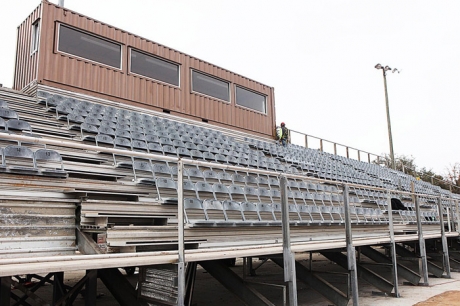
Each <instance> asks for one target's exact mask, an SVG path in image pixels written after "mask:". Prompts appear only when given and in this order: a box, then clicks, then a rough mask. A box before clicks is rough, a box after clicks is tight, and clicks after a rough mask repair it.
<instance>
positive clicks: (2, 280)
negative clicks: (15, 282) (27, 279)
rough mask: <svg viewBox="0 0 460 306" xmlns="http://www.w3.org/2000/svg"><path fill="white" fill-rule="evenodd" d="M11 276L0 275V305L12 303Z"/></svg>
mask: <svg viewBox="0 0 460 306" xmlns="http://www.w3.org/2000/svg"><path fill="white" fill-rule="evenodd" d="M10 295H11V277H9V276H3V277H0V305H10Z"/></svg>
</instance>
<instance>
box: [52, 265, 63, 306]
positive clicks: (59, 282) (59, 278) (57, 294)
mask: <svg viewBox="0 0 460 306" xmlns="http://www.w3.org/2000/svg"><path fill="white" fill-rule="evenodd" d="M64 293H65V292H64V272H54V273H53V305H54V304H55V303H56V302H57V301H59V300H60V299H61V298H62V297H63V296H64Z"/></svg>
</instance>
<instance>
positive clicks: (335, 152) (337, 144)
mask: <svg viewBox="0 0 460 306" xmlns="http://www.w3.org/2000/svg"><path fill="white" fill-rule="evenodd" d="M289 132H290V133H292V132H294V133H297V134H300V135H303V136H304V137H305V147H306V148H308V138H314V139H318V140H319V141H320V148H319V149H320V151H321V152H324V146H323V142H328V143H331V144H333V145H334V155H338V154H337V146H341V147H344V148H345V150H346V153H347V156H346V157H347V158H350V154H349V150H350V149H351V150H355V151H356V152H357V153H358V160H359V161H362V160H361V153H365V154H367V156H368V158H367V160H368V163H371V156H376V157H377V162H378V161H379V160H380V159H381V158H385V157H384V156H381V155H379V154H375V153H372V152H368V151H364V150H361V149H358V148H354V147H351V146H347V145H344V144H341V143H338V142H335V141H332V140H327V139H324V138H321V137H317V136H313V135H309V134H305V133H302V132H299V131H296V130H289ZM291 139H292V138H291Z"/></svg>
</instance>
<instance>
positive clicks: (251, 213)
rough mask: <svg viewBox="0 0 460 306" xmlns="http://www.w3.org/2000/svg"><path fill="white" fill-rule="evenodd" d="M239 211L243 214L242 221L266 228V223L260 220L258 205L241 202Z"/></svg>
mask: <svg viewBox="0 0 460 306" xmlns="http://www.w3.org/2000/svg"><path fill="white" fill-rule="evenodd" d="M241 211H242V212H243V220H244V221H245V222H248V223H250V224H251V225H254V226H266V225H268V224H269V222H268V221H265V220H262V219H261V217H260V215H259V205H258V203H252V202H243V203H241Z"/></svg>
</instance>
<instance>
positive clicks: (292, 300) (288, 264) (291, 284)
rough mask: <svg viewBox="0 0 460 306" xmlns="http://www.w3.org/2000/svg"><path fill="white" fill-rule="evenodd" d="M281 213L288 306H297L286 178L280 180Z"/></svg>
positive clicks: (282, 177)
mask: <svg viewBox="0 0 460 306" xmlns="http://www.w3.org/2000/svg"><path fill="white" fill-rule="evenodd" d="M280 189H281V212H282V228H283V261H284V265H283V267H284V281H285V282H286V283H287V286H288V289H289V306H297V278H296V275H295V257H294V253H292V250H291V234H290V228H289V207H288V205H289V204H288V196H287V178H286V177H285V176H284V175H283V176H281V179H280Z"/></svg>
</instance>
